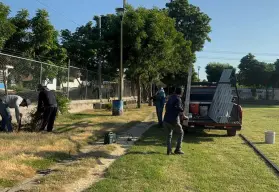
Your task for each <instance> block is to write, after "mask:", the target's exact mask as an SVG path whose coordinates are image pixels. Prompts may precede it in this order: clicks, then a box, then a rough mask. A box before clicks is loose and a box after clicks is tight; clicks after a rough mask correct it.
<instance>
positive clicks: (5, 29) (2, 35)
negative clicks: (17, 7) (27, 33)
mask: <svg viewBox="0 0 279 192" xmlns="http://www.w3.org/2000/svg"><path fill="white" fill-rule="evenodd" d="M9 13H10V8H9V7H8V6H6V5H4V4H3V3H2V2H0V23H1V24H0V49H2V48H3V46H4V44H5V42H6V41H7V40H8V39H9V37H10V36H11V35H12V34H13V33H14V32H15V27H14V25H13V24H12V23H11V21H10V20H9V18H8V16H9Z"/></svg>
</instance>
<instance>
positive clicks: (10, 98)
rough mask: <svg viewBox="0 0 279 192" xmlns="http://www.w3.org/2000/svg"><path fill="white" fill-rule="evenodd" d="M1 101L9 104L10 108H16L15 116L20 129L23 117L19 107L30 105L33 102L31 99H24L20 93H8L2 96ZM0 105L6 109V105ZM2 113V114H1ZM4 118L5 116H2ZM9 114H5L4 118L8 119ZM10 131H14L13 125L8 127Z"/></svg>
mask: <svg viewBox="0 0 279 192" xmlns="http://www.w3.org/2000/svg"><path fill="white" fill-rule="evenodd" d="M1 101H2V102H3V103H4V104H6V105H7V106H8V108H11V109H12V108H14V109H15V117H16V121H17V124H18V129H20V126H21V118H22V114H21V113H20V110H19V107H28V106H29V105H30V104H31V101H30V100H29V99H23V98H22V97H20V96H18V95H7V96H4V97H2V98H1ZM0 107H2V109H1V110H2V111H3V110H6V109H3V108H5V105H1V106H0ZM1 115H2V114H1ZM2 118H3V116H2ZM7 118H8V116H6V117H5V116H4V119H6V120H7ZM8 131H9V132H12V131H13V130H12V128H11V126H10V127H8Z"/></svg>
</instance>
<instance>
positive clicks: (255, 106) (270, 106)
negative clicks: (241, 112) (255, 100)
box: [241, 104, 279, 108]
mask: <svg viewBox="0 0 279 192" xmlns="http://www.w3.org/2000/svg"><path fill="white" fill-rule="evenodd" d="M241 107H242V108H279V105H260V104H259V105H251V104H243V105H241Z"/></svg>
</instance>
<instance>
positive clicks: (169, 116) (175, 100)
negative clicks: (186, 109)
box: [164, 88, 188, 155]
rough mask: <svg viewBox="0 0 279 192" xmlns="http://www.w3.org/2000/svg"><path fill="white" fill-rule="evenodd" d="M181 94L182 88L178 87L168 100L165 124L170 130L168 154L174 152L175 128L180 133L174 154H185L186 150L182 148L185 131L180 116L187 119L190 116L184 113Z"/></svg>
mask: <svg viewBox="0 0 279 192" xmlns="http://www.w3.org/2000/svg"><path fill="white" fill-rule="evenodd" d="M181 96H182V88H176V90H175V93H174V94H173V95H172V96H170V97H169V99H168V102H167V104H166V113H165V117H164V126H165V128H166V129H167V131H168V139H167V155H171V154H173V152H172V146H171V140H172V135H173V131H174V130H177V131H178V133H179V137H178V139H177V143H176V149H175V151H174V154H184V152H183V151H182V150H181V144H182V140H183V136H184V131H183V129H182V125H181V123H180V116H181V117H183V118H184V119H185V120H186V119H188V117H186V116H185V115H184V114H183V107H182V101H181Z"/></svg>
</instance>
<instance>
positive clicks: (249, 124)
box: [242, 106, 279, 191]
mask: <svg viewBox="0 0 279 192" xmlns="http://www.w3.org/2000/svg"><path fill="white" fill-rule="evenodd" d="M243 115H244V121H243V126H244V129H243V131H242V133H243V134H244V135H245V136H246V137H247V138H248V139H249V140H250V141H251V142H253V143H254V144H255V145H256V147H257V148H259V149H260V150H261V151H262V152H263V153H264V154H265V155H266V156H267V157H268V158H269V159H270V160H272V161H273V162H274V163H275V164H277V166H279V150H278V149H279V135H278V134H279V106H277V107H276V106H261V107H255V106H246V107H245V111H244V114H243ZM269 130H271V131H275V132H276V133H277V136H276V139H277V140H276V143H275V144H274V145H268V144H265V143H264V142H265V135H264V132H265V131H269ZM278 191H279V189H278Z"/></svg>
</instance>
